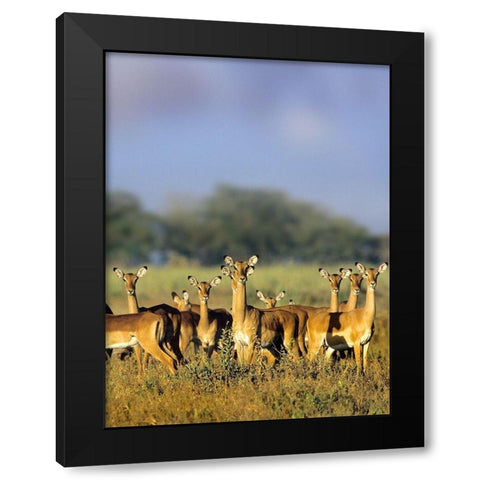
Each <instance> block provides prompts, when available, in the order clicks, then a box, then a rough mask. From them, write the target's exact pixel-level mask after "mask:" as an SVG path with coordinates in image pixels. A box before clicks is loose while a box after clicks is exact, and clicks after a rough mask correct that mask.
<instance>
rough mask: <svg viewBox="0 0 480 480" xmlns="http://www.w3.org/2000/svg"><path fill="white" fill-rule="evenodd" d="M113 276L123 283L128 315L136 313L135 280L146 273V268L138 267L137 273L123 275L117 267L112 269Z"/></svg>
mask: <svg viewBox="0 0 480 480" xmlns="http://www.w3.org/2000/svg"><path fill="white" fill-rule="evenodd" d="M113 271H114V272H115V275H116V276H117V277H118V278H120V279H121V280H123V281H124V282H125V290H126V291H127V302H128V313H138V301H137V294H136V287H137V280H138V279H139V278H142V277H143V276H144V275H145V274H146V273H147V267H146V266H143V267H140V268H139V269H138V271H137V273H123V272H122V270H120V269H119V268H117V267H113Z"/></svg>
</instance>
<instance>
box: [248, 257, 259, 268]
mask: <svg viewBox="0 0 480 480" xmlns="http://www.w3.org/2000/svg"><path fill="white" fill-rule="evenodd" d="M257 262H258V255H252V256H251V257H250V258H249V259H248V265H249V266H250V267H253V266H254V265H256V264H257Z"/></svg>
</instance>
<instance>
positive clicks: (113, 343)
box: [105, 312, 177, 375]
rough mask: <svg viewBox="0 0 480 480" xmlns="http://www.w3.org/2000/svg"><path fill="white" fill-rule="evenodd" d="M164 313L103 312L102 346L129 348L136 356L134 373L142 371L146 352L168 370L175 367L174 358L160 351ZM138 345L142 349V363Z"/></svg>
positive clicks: (164, 320)
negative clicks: (103, 331)
mask: <svg viewBox="0 0 480 480" xmlns="http://www.w3.org/2000/svg"><path fill="white" fill-rule="evenodd" d="M167 321H168V319H167V317H166V315H165V314H163V313H162V314H158V315H157V314H155V313H152V312H141V313H129V314H124V315H112V314H110V313H107V314H106V315H105V348H106V349H118V348H128V347H133V349H134V352H135V357H136V359H137V367H138V374H139V375H140V374H141V373H142V371H144V370H145V366H146V358H147V354H150V355H152V357H154V358H155V359H157V360H158V361H159V362H161V363H162V364H163V365H165V366H166V367H167V368H168V370H169V371H170V373H175V371H176V369H177V365H176V361H175V360H174V359H173V358H172V357H171V356H170V355H168V353H166V352H165V351H164V350H163V348H162V347H163V340H164V335H165V324H166V322H167ZM139 347H141V348H143V349H144V350H145V354H144V356H143V364H142V361H141V359H140V350H139Z"/></svg>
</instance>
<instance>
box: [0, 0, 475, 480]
mask: <svg viewBox="0 0 480 480" xmlns="http://www.w3.org/2000/svg"><path fill="white" fill-rule="evenodd" d="M474 6H475V2H473V1H466V0H458V1H456V2H454V3H452V2H443V3H440V2H435V1H423V2H420V1H418V0H415V1H412V0H403V1H402V2H385V1H380V0H379V1H375V0H364V1H362V2H358V1H354V0H349V1H337V2H320V1H312V2H308V1H303V0H296V1H295V2H278V1H277V2H270V3H267V2H261V1H259V0H254V1H251V0H243V1H241V2H225V1H213V0H211V1H209V0H204V1H201V2H198V1H194V0H191V1H177V2H158V1H157V2H153V1H150V2H149V1H146V0H145V1H144V0H135V1H124V0H117V1H103V2H98V1H91V0H88V1H86V0H84V1H68V0H67V1H59V0H54V1H50V2H33V1H29V2H26V1H24V2H16V3H14V2H8V3H5V4H4V5H3V7H2V10H1V12H2V17H1V18H2V21H1V27H0V36H1V45H2V53H1V60H2V62H1V63H2V67H3V68H2V72H1V73H0V82H1V89H0V92H1V93H0V94H1V103H0V108H1V118H2V120H3V126H2V130H1V132H2V136H1V138H2V141H1V146H2V149H1V157H0V158H1V160H0V161H1V167H2V168H1V170H0V172H1V174H0V178H1V189H0V195H1V199H0V200H1V201H0V208H1V212H2V229H1V231H2V234H1V235H0V242H1V250H0V251H1V253H2V266H1V272H2V274H1V278H2V280H1V282H0V292H1V294H0V298H1V299H2V307H3V308H2V311H1V314H0V316H1V320H0V326H1V328H0V330H1V332H2V335H1V336H0V341H1V344H2V354H1V362H0V364H1V369H2V378H1V382H2V388H1V394H0V402H1V406H0V413H1V415H2V418H1V427H0V438H1V439H2V447H1V449H0V458H1V470H2V476H4V478H29V477H30V478H31V477H33V476H38V475H42V476H43V475H45V476H47V477H49V478H59V477H70V478H72V477H76V478H78V477H86V476H88V478H89V479H94V478H95V479H96V478H113V477H114V476H115V477H126V476H130V475H135V476H136V477H139V478H140V477H141V478H147V477H153V476H157V475H160V476H166V475H168V476H169V477H170V478H189V477H191V476H193V475H196V476H197V478H207V476H208V477H209V478H232V477H233V478H240V477H243V476H245V475H246V476H247V478H257V477H260V476H266V477H267V478H271V477H273V476H274V475H286V476H294V477H296V478H298V477H302V476H310V477H311V478H320V477H325V478H327V477H330V476H332V475H334V476H335V477H339V476H340V477H342V476H344V475H347V476H348V477H352V476H354V477H355V478H356V479H358V480H360V479H367V478H368V479H369V480H371V479H376V478H384V477H388V478H390V479H404V478H405V477H410V478H421V477H423V476H428V477H430V478H433V477H435V476H436V475H439V474H446V475H448V476H451V475H452V474H454V475H455V476H456V477H461V476H463V475H466V474H468V473H470V472H471V473H472V474H473V475H474V476H475V475H476V474H477V473H478V468H477V462H478V445H479V443H478V427H479V415H478V404H479V403H478V397H477V395H476V390H477V385H478V383H479V382H478V380H479V373H478V361H477V358H478V355H477V352H476V347H477V345H476V344H475V343H474V341H475V339H476V338H478V334H479V333H480V332H479V324H480V318H479V312H478V311H474V310H472V307H471V306H470V305H472V304H473V302H472V300H474V298H475V296H476V295H478V293H477V291H476V288H475V282H476V278H475V277H476V267H477V265H476V263H477V260H478V241H477V238H478V237H477V229H476V225H477V224H478V215H477V208H476V206H477V205H478V200H477V191H478V178H479V170H478V164H479V160H480V156H479V153H478V136H479V131H480V128H479V127H480V125H479V120H478V116H479V112H480V101H479V96H480V94H479V92H480V88H479V78H480V75H479V73H480V72H479V62H478V53H479V52H478V47H479V46H480V42H479V36H478V14H476V9H474ZM64 11H70V12H87V13H110V14H123V15H145V16H162V17H176V18H194V19H211V20H230V21H248V22H259V23H262V22H263V23H283V24H298V25H316V26H331V27H352V28H371V29H386V30H407V31H424V32H425V33H426V131H425V134H426V174H427V181H426V214H427V221H426V228H427V245H426V254H427V255H426V279H427V282H426V283H427V286H426V300H427V304H426V305H427V306H426V324H427V344H426V346H427V406H426V421H427V447H426V448H425V449H415V450H403V451H401V450H397V451H385V452H361V453H353V454H352V453H348V454H345V453H343V454H316V455H299V456H289V457H271V458H261V459H237V460H221V461H218V460H217V461H197V462H186V463H181V462H177V463H167V464H148V465H137V466H115V467H95V468H82V469H63V468H62V467H60V466H59V465H58V464H56V463H55V460H54V458H55V450H54V444H55V435H54V423H55V421H54V419H55V417H54V413H55V401H54V399H55V397H54V391H55V376H54V366H55V353H54V335H55V316H54V309H55V299H54V282H55V276H54V265H55V263H54V262H55V238H54V233H55V183H54V181H55V18H56V17H57V16H58V15H60V14H61V13H62V12H64ZM412 282H415V279H412ZM467 282H468V286H469V288H468V289H465V288H464V286H465V284H466V283H467ZM405 288H406V289H408V285H405ZM472 297H473V298H472ZM469 300H470V302H471V303H469V302H468V301H469ZM470 312H471V313H470ZM415 316H416V315H412V318H414V317H415ZM409 320H410V319H408V318H405V320H404V321H409ZM414 332H415V325H412V334H414ZM406 341H407V339H406ZM407 347H408V345H407Z"/></svg>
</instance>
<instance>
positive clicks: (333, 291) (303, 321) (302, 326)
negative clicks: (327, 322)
mask: <svg viewBox="0 0 480 480" xmlns="http://www.w3.org/2000/svg"><path fill="white" fill-rule="evenodd" d="M318 271H319V272H320V275H321V276H322V277H323V278H325V279H327V280H328V281H329V282H330V305H329V306H328V307H313V306H309V305H295V304H294V303H293V304H292V303H289V304H288V305H285V306H283V307H272V309H273V310H275V309H276V308H280V309H283V310H287V311H289V312H292V313H295V314H296V315H297V316H298V319H299V323H298V337H297V341H298V346H299V348H300V351H301V352H302V355H303V356H307V346H306V345H307V343H308V335H307V320H308V318H309V317H311V316H313V315H316V314H318V313H321V312H323V313H326V312H336V311H337V310H338V292H339V289H340V283H341V281H342V279H343V278H344V277H345V274H341V275H339V274H337V273H332V274H330V273H328V271H327V270H325V269H324V268H319V269H318Z"/></svg>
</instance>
